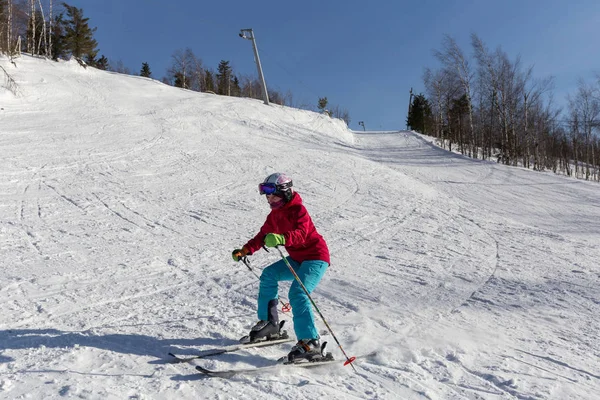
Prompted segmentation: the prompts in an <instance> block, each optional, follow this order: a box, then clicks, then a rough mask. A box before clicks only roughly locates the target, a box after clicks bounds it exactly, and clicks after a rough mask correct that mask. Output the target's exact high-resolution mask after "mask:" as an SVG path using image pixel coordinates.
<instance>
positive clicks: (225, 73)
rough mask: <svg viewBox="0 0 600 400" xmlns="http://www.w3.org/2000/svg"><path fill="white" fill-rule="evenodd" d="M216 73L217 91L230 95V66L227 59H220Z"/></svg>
mask: <svg viewBox="0 0 600 400" xmlns="http://www.w3.org/2000/svg"><path fill="white" fill-rule="evenodd" d="M218 71H219V72H218V73H217V93H218V94H224V95H227V96H230V95H231V67H230V66H229V61H225V60H221V62H220V63H219V67H218Z"/></svg>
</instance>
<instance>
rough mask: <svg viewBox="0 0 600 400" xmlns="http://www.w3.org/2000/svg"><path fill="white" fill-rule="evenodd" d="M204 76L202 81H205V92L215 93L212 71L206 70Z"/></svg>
mask: <svg viewBox="0 0 600 400" xmlns="http://www.w3.org/2000/svg"><path fill="white" fill-rule="evenodd" d="M205 72H206V74H205V75H204V79H205V80H206V91H207V92H213V93H214V91H215V78H214V76H215V75H214V73H213V72H212V71H209V70H206V71H205Z"/></svg>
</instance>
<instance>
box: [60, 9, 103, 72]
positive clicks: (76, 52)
mask: <svg viewBox="0 0 600 400" xmlns="http://www.w3.org/2000/svg"><path fill="white" fill-rule="evenodd" d="M63 7H65V10H66V12H67V17H68V19H67V20H66V21H65V36H64V40H65V45H66V49H67V50H68V51H70V52H71V54H72V55H73V57H76V58H81V57H83V56H86V58H87V60H88V61H91V63H92V64H94V63H95V57H96V54H98V50H97V49H96V47H97V46H98V42H96V40H95V39H94V32H96V28H90V26H89V24H88V21H89V18H84V17H83V9H81V8H77V7H73V6H70V5H68V4H67V3H63Z"/></svg>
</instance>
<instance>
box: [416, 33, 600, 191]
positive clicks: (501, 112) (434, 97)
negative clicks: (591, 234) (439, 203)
mask: <svg viewBox="0 0 600 400" xmlns="http://www.w3.org/2000/svg"><path fill="white" fill-rule="evenodd" d="M471 46H472V50H473V53H472V57H468V56H467V55H466V54H465V52H464V51H463V50H462V49H461V48H460V47H459V46H458V44H457V43H456V41H455V40H454V39H453V38H452V37H450V36H445V37H444V39H443V42H442V46H441V49H440V50H435V52H434V54H435V57H436V59H437V60H438V61H439V62H440V67H439V68H438V69H430V68H425V71H424V74H423V82H424V87H425V91H426V94H419V95H416V96H414V98H413V99H412V100H411V103H410V105H409V114H408V117H407V125H408V126H409V127H410V128H411V129H414V130H416V131H419V132H421V133H424V134H427V135H431V136H435V137H436V138H438V139H439V141H440V143H442V145H443V146H445V147H447V148H448V149H450V150H452V149H453V148H454V149H455V150H458V151H460V152H461V153H462V154H464V155H467V156H469V157H474V158H482V159H496V160H497V162H502V163H504V164H506V165H513V166H516V165H520V166H523V167H526V168H532V169H534V170H536V171H543V170H552V171H554V172H555V173H562V174H566V175H569V176H572V175H575V176H577V177H579V178H583V179H586V180H595V181H600V74H599V75H597V82H592V83H590V82H586V81H584V80H583V79H580V80H579V82H578V88H577V92H576V93H575V94H573V95H569V98H568V106H567V109H566V110H562V109H561V108H559V107H557V106H556V105H554V104H553V93H552V91H553V89H554V86H553V78H546V79H536V78H534V76H533V67H525V66H523V64H522V63H521V60H520V58H519V57H517V58H516V59H514V60H511V59H510V57H509V56H508V55H507V53H506V52H504V51H503V50H502V49H501V48H500V47H499V48H497V49H496V50H494V51H491V50H489V49H488V48H487V47H486V46H485V44H484V42H483V41H482V40H481V39H480V38H479V37H478V36H477V35H476V34H473V35H471ZM563 111H565V113H563ZM453 146H454V147H453Z"/></svg>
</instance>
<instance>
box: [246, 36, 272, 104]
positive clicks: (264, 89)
mask: <svg viewBox="0 0 600 400" xmlns="http://www.w3.org/2000/svg"><path fill="white" fill-rule="evenodd" d="M240 37H241V38H242V39H248V40H252V48H253V49H254V60H255V61H256V68H257V69H258V78H259V79H260V83H261V85H262V92H263V100H264V101H265V104H266V105H269V93H268V92H267V84H266V83H265V77H264V75H263V72H262V67H261V65H260V58H259V57H258V49H257V48H256V40H255V39H254V32H252V29H240Z"/></svg>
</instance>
